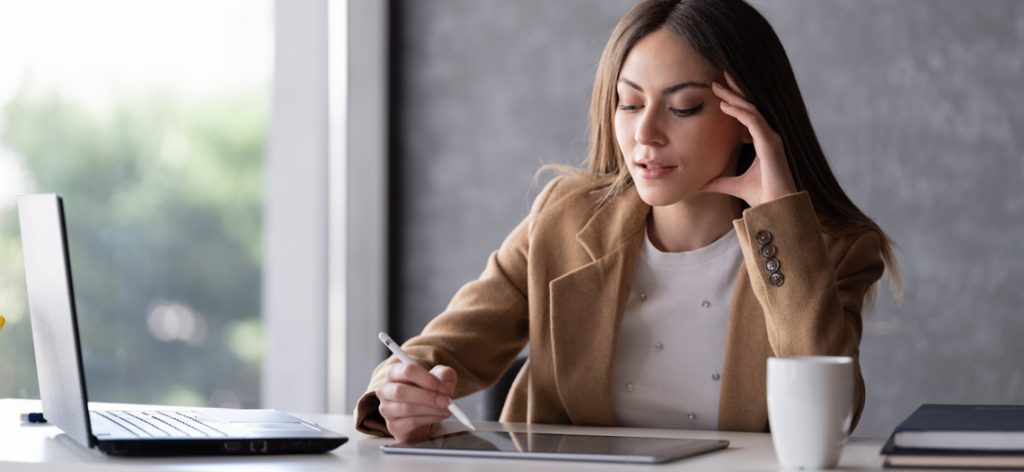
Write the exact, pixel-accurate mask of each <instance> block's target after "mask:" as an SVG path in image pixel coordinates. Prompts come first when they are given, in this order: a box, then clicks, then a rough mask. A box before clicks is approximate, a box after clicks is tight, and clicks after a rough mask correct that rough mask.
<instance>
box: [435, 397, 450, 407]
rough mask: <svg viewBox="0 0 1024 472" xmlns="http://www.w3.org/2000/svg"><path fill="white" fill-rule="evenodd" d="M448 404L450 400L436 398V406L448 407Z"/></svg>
mask: <svg viewBox="0 0 1024 472" xmlns="http://www.w3.org/2000/svg"><path fill="white" fill-rule="evenodd" d="M449 403H451V399H449V398H448V397H446V396H444V395H438V396H437V406H448V404H449Z"/></svg>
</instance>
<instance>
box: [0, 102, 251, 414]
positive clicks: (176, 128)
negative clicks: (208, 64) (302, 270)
mask: <svg viewBox="0 0 1024 472" xmlns="http://www.w3.org/2000/svg"><path fill="white" fill-rule="evenodd" d="M268 103H269V94H268V92H267V90H265V89H257V90H242V91H236V92H235V93H233V94H232V96H220V97H216V98H213V99H210V98H204V99H196V98H189V97H181V96H176V95H175V94H174V93H170V92H167V91H162V90H153V91H150V92H147V93H146V94H145V95H137V96H125V97H121V98H120V99H118V100H117V101H115V102H114V104H113V105H111V106H109V107H108V108H106V109H102V110H97V109H94V108H89V107H86V106H84V105H82V104H78V103H75V102H73V101H70V100H68V99H65V98H62V97H61V96H60V95H58V94H55V93H46V94H40V93H32V92H29V91H23V92H22V93H19V95H17V96H16V97H15V98H14V99H13V100H11V101H10V102H9V103H8V104H7V105H6V106H5V107H4V108H3V110H2V113H3V123H4V128H3V130H2V135H0V143H2V145H3V146H5V147H6V148H8V149H9V150H10V151H12V152H13V153H15V154H16V155H18V156H20V157H21V159H22V161H23V162H22V164H23V166H24V167H25V169H26V170H27V172H28V174H29V177H30V179H31V180H32V182H30V183H29V186H30V188H31V189H32V191H34V192H56V193H59V194H61V195H62V196H63V197H64V207H65V213H66V218H67V223H68V244H69V246H70V250H71V263H72V271H73V282H74V290H75V297H76V301H77V308H78V320H79V325H80V330H81V331H80V333H81V337H82V349H83V357H84V359H85V367H86V379H87V382H88V385H89V392H90V394H91V395H90V400H94V401H112V402H138V403H167V404H179V405H180V404H195V405H211V406H244V407H255V406H258V404H259V369H260V361H261V353H262V331H261V328H260V326H261V324H260V259H261V247H262V239H261V234H262V231H261V222H262V220H261V213H262V195H263V176H262V170H263V165H262V164H263V150H264V146H265V140H266V134H267V125H268V119H269V114H268V106H269V105H268ZM18 233H19V230H18V223H17V210H16V206H15V205H14V202H0V313H4V314H5V315H7V316H8V318H9V321H11V322H10V323H9V324H8V326H7V328H6V329H4V331H3V332H2V333H0V397H10V396H23V397H37V396H38V390H37V387H36V378H35V368H34V360H33V356H32V352H31V334H30V330H29V323H28V321H29V319H28V318H29V317H28V312H27V308H26V306H25V301H24V296H25V295H24V294H25V287H24V272H23V268H22V260H21V249H20V241H19V235H18ZM161 307H163V309H162V308H161ZM167 307H171V309H167ZM161 310H162V311H161ZM154 313H164V314H168V313H170V314H169V315H167V316H164V317H161V316H156V315H154ZM183 313H184V315H183ZM161 330H162V331H163V332H164V334H165V336H163V340H161V339H158V338H159V337H160V336H154V333H155V332H161ZM167 333H170V335H169V336H167V335H166V334H167Z"/></svg>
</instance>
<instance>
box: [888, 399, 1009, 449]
mask: <svg viewBox="0 0 1024 472" xmlns="http://www.w3.org/2000/svg"><path fill="white" fill-rule="evenodd" d="M892 439H893V445H894V446H895V447H897V448H903V449H907V448H911V449H941V450H970V451H975V450H976V451H993V452H996V451H1004V452H1017V453H1022V454H1024V405H936V404H925V405H921V406H920V407H919V408H918V409H917V411H915V412H914V413H913V414H912V415H910V417H909V418H907V419H906V420H904V421H903V423H900V425H899V426H897V427H896V431H895V432H894V433H893V438H892Z"/></svg>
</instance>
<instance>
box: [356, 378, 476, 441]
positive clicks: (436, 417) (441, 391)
mask: <svg viewBox="0 0 1024 472" xmlns="http://www.w3.org/2000/svg"><path fill="white" fill-rule="evenodd" d="M456 380H457V376H456V374H455V371H454V370H453V369H452V368H451V367H447V366H443V365H439V366H436V367H434V368H433V369H431V370H430V372H427V369H424V368H423V366H421V365H419V364H394V365H392V366H390V367H388V370H387V376H386V378H385V380H384V384H382V385H381V386H380V387H379V388H378V389H377V390H376V392H375V393H376V394H377V398H378V399H379V400H380V408H379V410H380V414H381V416H383V417H384V421H385V422H386V423H387V427H388V432H390V433H391V435H392V436H394V437H395V439H398V440H399V441H401V442H406V441H411V440H419V439H426V438H427V437H429V436H430V430H431V429H432V428H433V427H434V426H435V425H436V424H438V423H440V422H441V421H442V420H444V419H445V418H448V417H449V416H451V413H450V412H449V411H448V404H449V403H451V397H452V395H454V394H455V382H456Z"/></svg>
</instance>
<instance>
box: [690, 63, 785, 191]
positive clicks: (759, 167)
mask: <svg viewBox="0 0 1024 472" xmlns="http://www.w3.org/2000/svg"><path fill="white" fill-rule="evenodd" d="M725 80H726V82H727V83H728V85H727V86H726V85H723V84H720V83H719V82H717V81H716V82H713V83H712V85H711V89H712V91H714V93H715V95H717V96H718V98H720V99H721V100H722V101H721V108H722V112H723V113H725V114H727V115H730V116H732V117H734V118H736V119H737V120H739V122H740V123H741V124H742V125H743V126H745V127H746V129H747V131H748V132H749V133H750V138H751V140H752V141H753V143H754V152H755V156H754V162H753V163H752V164H751V165H750V168H749V169H747V171H746V172H744V173H743V175H739V176H736V177H718V178H717V179H714V180H712V181H711V182H708V183H707V185H705V186H704V188H702V189H701V190H702V191H705V192H718V193H724V194H728V195H732V196H734V197H737V198H742V199H743V200H745V201H746V202H747V204H748V205H750V206H752V207H753V206H757V205H760V204H762V203H766V202H770V201H772V200H775V199H777V198H779V197H783V196H786V195H789V194H791V193H796V184H795V183H794V182H793V174H792V173H791V172H790V171H789V164H788V163H787V162H786V150H785V148H784V147H783V143H782V137H781V136H779V134H778V133H776V132H775V130H773V129H772V127H771V126H769V125H768V122H767V121H765V119H764V116H762V115H761V112H759V111H758V110H757V108H756V107H755V106H754V105H753V104H751V103H750V102H748V101H747V100H746V97H745V96H744V95H743V92H741V91H740V89H739V87H737V86H736V82H734V81H733V80H732V77H730V76H729V74H728V73H726V74H725Z"/></svg>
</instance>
